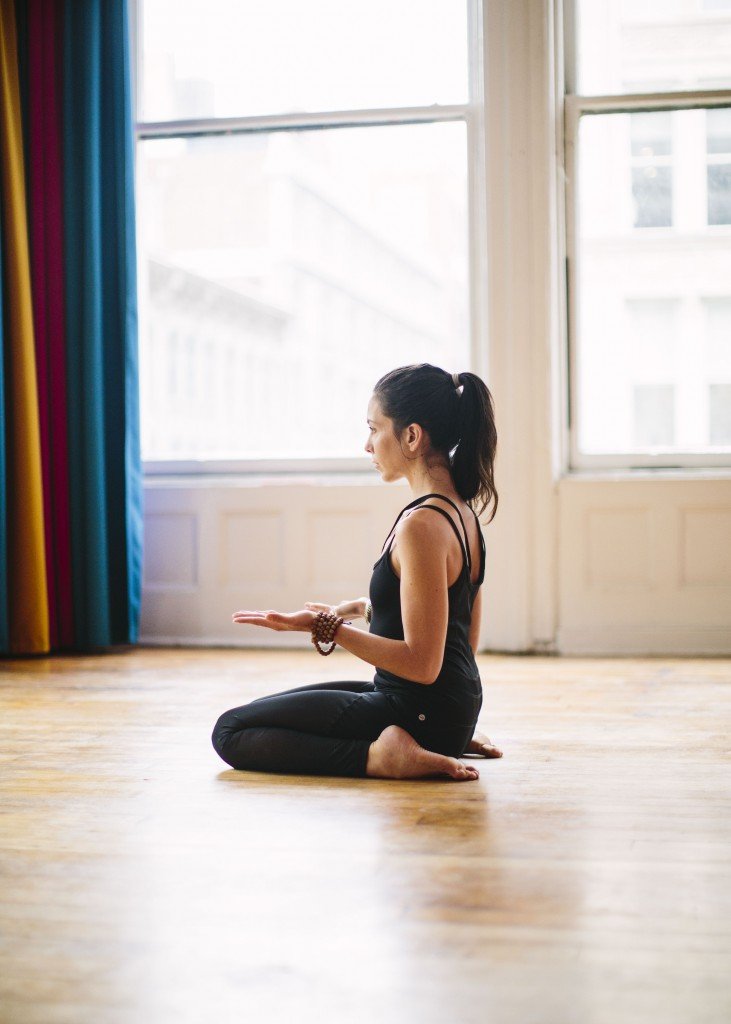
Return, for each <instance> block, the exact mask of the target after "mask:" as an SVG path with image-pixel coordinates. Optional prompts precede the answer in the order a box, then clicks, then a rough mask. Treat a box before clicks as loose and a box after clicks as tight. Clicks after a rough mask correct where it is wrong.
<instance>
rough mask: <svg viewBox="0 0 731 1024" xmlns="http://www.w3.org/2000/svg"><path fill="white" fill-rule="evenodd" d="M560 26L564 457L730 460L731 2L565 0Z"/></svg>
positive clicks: (639, 461) (581, 461) (671, 462)
mask: <svg viewBox="0 0 731 1024" xmlns="http://www.w3.org/2000/svg"><path fill="white" fill-rule="evenodd" d="M565 25H566V40H565V47H564V50H565V53H566V54H567V63H566V68H565V80H566V118H565V126H566V140H565V141H566V169H567V175H566V176H567V183H568V184H567V198H566V208H567V214H568V223H567V256H568V286H569V287H568V294H569V316H568V323H569V332H570V336H569V370H570V383H569V391H570V401H569V408H570V424H569V428H570V429H569V434H570V443H571V456H570V465H571V467H572V468H577V469H580V468H594V467H601V466H606V467H612V466H616V467H621V466H625V467H630V466H638V467H641V466H657V467H662V466H679V465H681V466H684V465H687V466H693V465H712V464H724V465H726V464H729V463H731V458H730V456H731V446H730V445H729V440H728V437H727V435H726V434H725V427H724V426H723V423H724V417H723V413H722V412H721V411H720V408H721V404H722V403H723V401H724V396H726V395H727V392H726V391H725V390H724V388H725V386H726V384H727V383H728V381H729V380H731V370H727V369H726V368H725V366H724V368H723V369H718V367H717V366H716V364H717V363H718V358H716V362H715V363H714V360H713V359H712V358H711V356H710V352H711V350H712V349H713V350H714V351H716V350H717V349H718V348H719V346H720V344H721V343H720V342H719V341H718V340H717V339H718V337H719V336H720V334H721V333H723V334H724V337H726V338H727V337H728V321H727V320H726V319H724V318H725V317H726V311H727V310H728V309H730V308H731V8H729V7H728V6H724V5H722V4H716V5H715V6H713V8H712V9H711V7H709V6H708V5H707V4H703V3H701V2H700V0H674V2H673V3H672V4H670V3H667V2H665V0H641V2H636V0H572V2H569V3H568V10H567V17H566V19H565ZM722 322H723V326H720V325H721V323H722ZM712 339H716V340H712ZM714 346H715V347H714ZM714 367H715V368H714Z"/></svg>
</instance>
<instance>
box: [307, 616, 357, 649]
mask: <svg viewBox="0 0 731 1024" xmlns="http://www.w3.org/2000/svg"><path fill="white" fill-rule="evenodd" d="M344 622H345V625H346V626H350V625H351V623H350V622H348V621H346V620H345V619H344V618H343V617H342V615H335V614H333V613H332V612H318V613H317V615H316V616H315V621H314V622H313V623H312V642H313V644H314V645H315V650H316V651H317V653H318V654H322V655H328V654H332V652H333V651H334V650H335V634H336V632H337V630H338V628H339V627H340V626H341V625H342V624H343V623H344ZM321 643H326V644H331V647H330V648H329V649H328V650H327V651H324V650H323V649H322V648H321V647H320V644H321Z"/></svg>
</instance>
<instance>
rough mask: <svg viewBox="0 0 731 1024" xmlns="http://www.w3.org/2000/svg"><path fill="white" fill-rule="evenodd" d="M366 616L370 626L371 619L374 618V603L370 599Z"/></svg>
mask: <svg viewBox="0 0 731 1024" xmlns="http://www.w3.org/2000/svg"><path fill="white" fill-rule="evenodd" d="M364 618H365V620H366V622H367V623H368V625H369V626H370V624H371V619H372V618H373V605H372V604H371V602H370V601H368V600H366V606H365V613H364Z"/></svg>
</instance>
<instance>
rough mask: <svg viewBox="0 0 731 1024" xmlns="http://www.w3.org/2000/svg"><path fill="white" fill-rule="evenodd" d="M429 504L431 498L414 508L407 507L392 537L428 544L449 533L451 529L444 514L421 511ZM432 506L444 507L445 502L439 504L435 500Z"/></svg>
mask: <svg viewBox="0 0 731 1024" xmlns="http://www.w3.org/2000/svg"><path fill="white" fill-rule="evenodd" d="M430 504H431V499H429V501H428V502H422V503H421V504H420V505H417V506H416V507H415V508H412V509H409V511H408V512H407V513H406V514H405V515H403V516H402V517H401V519H400V520H399V522H398V525H397V526H396V529H395V531H394V537H395V538H396V539H397V540H401V541H404V540H406V541H408V540H413V541H414V542H416V543H427V544H429V543H433V542H435V541H439V540H441V539H442V538H443V537H445V536H447V535H449V534H451V533H452V529H451V527H450V525H449V523H448V522H447V520H446V519H445V518H444V516H442V515H434V513H433V512H431V513H424V512H423V511H422V509H424V508H428V507H429V505H430ZM433 507H434V508H441V509H445V504H444V502H441V503H440V504H436V502H435V503H434V506H433ZM445 510H446V509H445ZM450 518H451V517H450Z"/></svg>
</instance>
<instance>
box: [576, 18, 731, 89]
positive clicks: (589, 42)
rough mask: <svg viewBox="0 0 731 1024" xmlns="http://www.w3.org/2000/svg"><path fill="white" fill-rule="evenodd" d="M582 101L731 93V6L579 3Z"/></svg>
mask: <svg viewBox="0 0 731 1024" xmlns="http://www.w3.org/2000/svg"><path fill="white" fill-rule="evenodd" d="M577 21H578V38H577V44H578V45H577V53H578V67H577V91H578V92H579V93H581V94H583V95H603V94H610V93H628V92H660V91H666V90H676V89H678V90H679V89H697V88H707V89H710V88H718V89H720V88H725V87H726V86H728V85H731V6H730V5H729V4H728V3H723V2H721V0H715V2H711V0H703V2H699V0H577Z"/></svg>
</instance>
